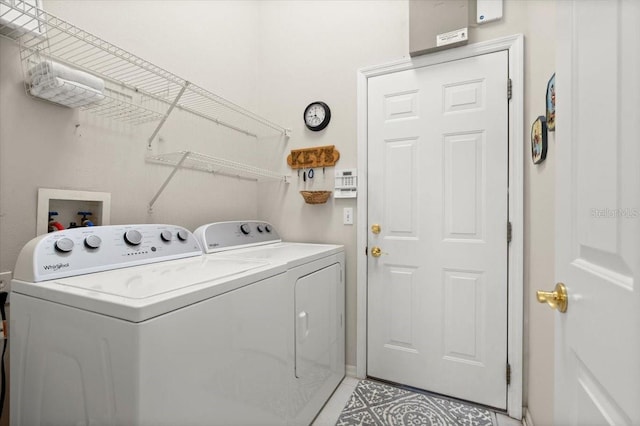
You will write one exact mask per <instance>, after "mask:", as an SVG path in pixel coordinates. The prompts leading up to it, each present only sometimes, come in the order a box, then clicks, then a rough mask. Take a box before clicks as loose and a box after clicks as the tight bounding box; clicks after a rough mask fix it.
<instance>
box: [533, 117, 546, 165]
mask: <svg viewBox="0 0 640 426" xmlns="http://www.w3.org/2000/svg"><path fill="white" fill-rule="evenodd" d="M546 158H547V119H546V118H545V117H544V116H543V115H541V116H539V117H538V118H536V120H535V121H534V122H533V124H532V125H531V159H532V160H533V164H540V163H542V162H543V161H544V160H545V159H546Z"/></svg>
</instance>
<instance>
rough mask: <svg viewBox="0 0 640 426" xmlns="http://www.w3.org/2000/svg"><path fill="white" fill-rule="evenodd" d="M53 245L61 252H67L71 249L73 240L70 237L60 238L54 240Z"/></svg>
mask: <svg viewBox="0 0 640 426" xmlns="http://www.w3.org/2000/svg"><path fill="white" fill-rule="evenodd" d="M54 247H55V248H56V250H58V251H59V252H61V253H69V252H70V251H71V250H72V249H73V240H72V239H71V238H60V239H59V240H58V241H56V242H55V244H54Z"/></svg>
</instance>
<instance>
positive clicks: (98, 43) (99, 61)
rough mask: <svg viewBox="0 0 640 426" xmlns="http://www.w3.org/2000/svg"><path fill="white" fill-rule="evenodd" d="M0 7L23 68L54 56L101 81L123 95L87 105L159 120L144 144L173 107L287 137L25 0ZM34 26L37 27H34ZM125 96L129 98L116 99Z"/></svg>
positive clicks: (0, 21) (3, 31)
mask: <svg viewBox="0 0 640 426" xmlns="http://www.w3.org/2000/svg"><path fill="white" fill-rule="evenodd" d="M0 6H2V7H1V8H0V35H2V36H4V37H8V38H11V39H13V40H16V41H18V42H19V43H20V47H21V56H22V61H23V69H24V70H28V69H29V68H30V67H32V66H33V65H35V64H37V63H39V62H41V61H43V60H55V61H58V62H60V63H63V64H66V65H69V66H71V67H73V68H76V69H79V70H82V71H85V72H88V73H90V74H93V75H95V76H98V77H100V78H102V79H104V80H105V83H106V85H107V87H108V88H110V89H111V90H112V91H115V92H117V93H119V94H121V95H122V96H119V97H118V98H117V102H115V103H114V102H110V101H113V98H112V97H108V99H106V100H105V102H100V104H97V105H98V106H99V107H97V108H87V109H91V110H92V111H93V112H96V113H99V114H101V115H104V116H108V117H112V118H117V119H122V120H130V121H132V122H140V121H149V120H159V121H160V123H159V125H158V128H157V129H156V130H155V131H154V132H153V135H152V136H151V138H150V139H149V143H151V140H152V139H153V137H155V135H156V134H157V133H158V130H159V128H160V127H161V126H162V124H163V123H164V119H166V117H167V116H168V115H169V113H171V111H172V110H173V109H174V108H177V109H179V110H182V111H186V112H189V113H191V114H194V115H196V116H198V117H200V118H203V119H206V120H209V121H212V122H214V123H216V124H218V125H221V126H225V127H227V128H230V129H233V130H235V131H237V132H240V133H242V134H245V135H248V136H252V137H256V138H260V137H268V136H276V135H284V136H285V137H288V136H289V134H290V130H289V129H286V128H284V127H283V126H280V125H278V124H276V123H274V122H272V121H270V120H268V119H266V118H263V117H261V116H259V115H257V114H255V113H253V112H251V111H249V110H247V109H245V108H243V107H241V106H239V105H237V104H235V103H233V102H231V101H229V100H227V99H225V98H223V97H221V96H218V95H216V94H214V93H212V92H209V91H208V90H206V89H204V88H202V87H200V86H197V85H195V84H193V83H190V82H188V81H187V80H185V79H184V78H181V77H179V76H177V75H175V74H173V73H171V72H169V71H167V70H164V69H162V68H160V67H158V66H156V65H154V64H152V63H150V62H147V61H145V60H144V59H142V58H140V57H138V56H136V55H133V54H132V53H129V52H127V51H125V50H123V49H121V48H119V47H117V46H114V45H113V44H111V43H109V42H107V41H105V40H102V39H101V38H99V37H97V36H95V35H93V34H91V33H89V32H87V31H85V30H82V29H80V28H78V27H76V26H74V25H72V24H70V23H68V22H66V21H64V20H62V19H59V18H57V17H56V16H54V15H51V14H50V13H47V12H45V11H44V10H42V9H40V8H38V7H36V6H34V5H33V4H31V3H30V2H28V1H23V0H0ZM33 28H38V31H34V30H33ZM107 95H108V93H107ZM127 97H129V98H130V99H131V101H127V100H126V99H124V100H123V99H121V98H127ZM141 99H142V101H141ZM148 100H151V101H155V102H156V103H158V105H160V108H156V107H155V105H154V107H149V106H148V105H147V104H145V102H146V101H148ZM95 106H96V105H91V107H95ZM110 106H114V107H115V108H113V109H112V108H110ZM127 111H131V113H132V115H133V118H131V117H129V116H128V115H127V114H126V112H127ZM140 117H143V119H140Z"/></svg>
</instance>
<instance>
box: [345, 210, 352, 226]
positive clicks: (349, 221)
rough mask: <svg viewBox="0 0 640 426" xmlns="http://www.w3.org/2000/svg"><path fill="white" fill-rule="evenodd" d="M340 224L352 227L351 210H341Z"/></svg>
mask: <svg viewBox="0 0 640 426" xmlns="http://www.w3.org/2000/svg"><path fill="white" fill-rule="evenodd" d="M342 223H344V224H345V225H353V208H352V207H345V208H344V209H343V210H342Z"/></svg>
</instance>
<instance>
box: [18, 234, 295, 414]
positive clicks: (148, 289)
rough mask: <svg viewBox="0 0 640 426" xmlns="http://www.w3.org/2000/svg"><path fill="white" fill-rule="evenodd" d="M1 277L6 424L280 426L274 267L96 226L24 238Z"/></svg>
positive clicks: (280, 315)
mask: <svg viewBox="0 0 640 426" xmlns="http://www.w3.org/2000/svg"><path fill="white" fill-rule="evenodd" d="M14 276H15V278H14V280H13V281H12V294H11V424H12V425H16V426H17V425H30V426H32V425H45V424H46V425H126V426H131V425H172V426H175V425H233V424H238V425H250V424H254V425H269V424H272V425H282V424H287V423H290V422H291V412H290V409H289V407H290V403H289V401H288V398H289V397H290V389H291V383H290V380H289V379H288V375H289V372H290V370H291V368H292V361H291V355H290V350H289V345H290V340H291V333H292V332H293V325H292V324H291V318H290V314H289V310H290V306H291V302H290V300H289V298H290V294H291V291H290V286H289V283H288V281H287V275H286V264H285V263H284V262H281V263H278V262H270V261H266V260H250V259H240V258H237V259H234V258H224V259H223V258H212V257H207V256H203V255H202V251H201V249H200V247H199V244H198V243H197V241H196V239H195V238H194V236H193V234H191V233H190V232H189V231H187V230H186V229H184V228H180V227H176V226H170V225H131V226H103V227H91V228H75V229H69V230H65V231H59V232H55V233H51V234H47V235H43V236H40V237H38V238H36V239H34V240H32V241H31V242H29V243H28V244H27V245H26V246H25V247H24V248H23V250H22V252H21V253H20V255H19V258H18V262H17V264H16V268H15V271H14Z"/></svg>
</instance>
